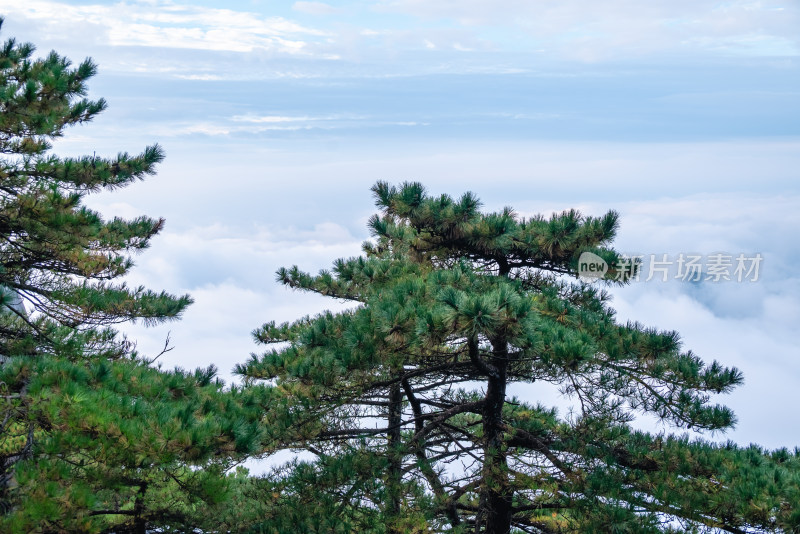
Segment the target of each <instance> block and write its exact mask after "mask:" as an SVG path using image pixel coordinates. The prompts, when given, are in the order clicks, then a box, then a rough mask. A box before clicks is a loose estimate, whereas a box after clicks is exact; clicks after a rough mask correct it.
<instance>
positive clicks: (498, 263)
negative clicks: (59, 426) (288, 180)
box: [236, 182, 800, 534]
mask: <svg viewBox="0 0 800 534" xmlns="http://www.w3.org/2000/svg"><path fill="white" fill-rule="evenodd" d="M373 192H374V195H375V199H376V203H377V206H378V207H379V209H380V210H381V212H380V214H378V215H375V216H374V217H372V219H370V221H369V227H370V230H371V232H372V235H373V236H374V239H373V241H371V242H368V243H366V244H365V245H364V255H363V256H361V257H356V258H349V259H340V260H337V261H336V262H335V263H334V266H333V268H332V269H331V270H329V271H322V272H320V273H319V274H317V275H311V274H308V273H305V272H302V271H301V270H300V269H298V268H297V267H292V268H289V269H281V270H280V271H278V273H277V276H278V280H279V281H280V282H282V283H283V284H285V285H287V286H289V287H291V288H295V289H299V290H303V291H311V292H315V293H319V294H321V295H326V296H329V297H332V298H336V299H342V300H346V301H351V302H353V303H354V305H355V306H354V307H353V308H352V309H351V310H350V311H345V312H340V313H331V312H326V313H323V314H320V315H318V316H314V317H306V318H304V319H302V320H299V321H296V322H293V323H286V324H282V325H277V324H275V323H274V322H272V323H267V324H265V325H264V326H262V327H261V328H260V329H258V330H256V331H255V333H254V335H255V337H256V339H257V340H258V341H259V342H261V343H265V344H276V345H275V346H274V348H272V349H270V350H268V351H267V352H266V353H264V354H262V355H254V356H253V357H252V358H251V359H250V360H249V361H248V362H246V363H244V364H241V365H239V366H238V367H237V369H236V371H237V372H238V373H239V374H241V375H242V376H244V377H245V378H246V380H247V381H249V382H250V383H255V382H258V381H267V382H266V383H268V384H270V385H271V387H272V388H273V390H274V391H275V394H276V396H281V395H282V396H283V398H284V399H285V401H284V403H283V404H282V405H281V410H282V411H281V415H280V419H281V420H282V421H283V423H282V424H283V425H284V427H285V428H286V429H288V431H290V435H291V436H292V438H291V439H292V441H290V446H292V447H294V448H297V449H303V450H306V451H309V452H311V453H313V454H314V455H315V457H316V460H315V461H311V462H295V463H294V464H291V465H289V466H287V467H286V469H287V473H288V475H286V477H285V478H283V479H282V483H283V484H284V486H283V487H282V492H281V494H280V495H281V500H282V502H283V503H284V507H285V506H295V507H301V508H302V507H309V506H313V507H315V509H316V510H318V511H319V514H318V515H316V516H312V517H315V518H316V519H309V520H308V521H311V522H312V523H313V524H311V525H309V526H307V527H304V528H305V530H303V531H307V532H312V531H313V532H316V531H320V530H325V526H324V525H325V524H326V521H331V518H336V517H338V518H340V519H341V521H343V522H344V523H346V524H348V525H355V526H354V527H353V530H356V531H359V532H391V533H399V532H412V531H413V532H476V533H477V532H481V533H502V534H505V533H508V532H531V533H578V532H636V533H641V532H734V533H741V532H798V531H800V507H798V503H800V471H798V468H799V467H800V456H798V451H794V452H789V451H786V450H779V451H774V452H767V451H764V450H761V449H760V448H758V447H756V446H751V447H748V448H742V447H738V446H736V445H734V444H731V443H725V444H720V443H714V442H710V441H704V440H696V439H695V440H691V439H689V438H687V437H684V436H680V435H669V434H651V433H646V432H641V431H637V430H635V429H634V428H633V427H632V426H631V422H632V421H633V420H634V418H635V416H636V414H649V415H652V416H655V417H657V418H658V419H660V420H661V421H662V422H663V423H664V424H666V425H669V426H672V427H674V428H678V429H692V430H697V431H724V430H725V429H727V428H730V427H732V425H734V423H735V417H734V414H733V413H732V412H731V410H730V409H728V408H727V407H725V406H721V405H718V404H715V403H713V401H712V397H713V396H714V395H716V394H721V393H727V392H729V391H731V389H732V388H734V387H736V386H738V385H740V384H741V383H742V375H741V373H740V372H739V371H738V370H737V369H735V368H729V367H725V366H723V365H721V364H720V363H717V362H716V361H714V362H711V363H707V362H704V361H703V360H701V359H700V357H698V356H697V355H695V354H694V353H692V352H691V351H688V350H684V349H683V348H682V346H681V341H680V338H679V336H678V334H677V333H676V332H670V331H659V330H655V329H652V328H647V327H645V326H642V325H640V324H637V323H627V324H619V323H618V322H617V321H616V320H615V314H614V310H613V309H612V308H611V307H610V305H609V296H608V294H607V293H606V292H605V291H604V290H602V289H601V288H599V287H598V285H601V284H602V283H601V284H598V285H595V284H588V283H586V282H583V281H581V280H579V279H577V278H576V276H575V275H576V274H577V264H578V258H579V256H580V255H581V254H582V253H583V252H587V251H588V252H592V253H594V254H596V255H598V256H600V257H601V258H603V259H604V260H606V262H607V263H608V265H611V266H614V265H619V264H620V261H619V260H621V259H622V258H621V256H620V255H619V254H618V253H617V252H616V251H614V250H613V248H611V243H612V241H613V239H614V236H615V232H616V230H617V225H618V217H617V214H616V213H614V212H609V213H607V214H606V215H604V216H602V217H587V216H584V215H582V214H580V213H579V212H577V211H567V212H564V213H560V214H556V215H553V216H552V217H549V218H545V217H541V216H535V217H531V218H523V217H521V216H519V215H518V214H516V213H515V212H514V211H513V209H511V208H505V209H503V210H502V211H500V212H495V213H483V212H481V211H480V202H479V201H478V199H477V198H475V196H474V195H472V194H470V193H467V194H464V195H463V196H461V197H460V198H458V199H454V198H452V197H450V196H447V195H442V196H438V197H434V196H429V195H428V194H427V192H426V191H425V189H424V187H423V186H422V185H420V184H418V183H405V184H402V185H401V186H399V187H397V186H390V185H389V184H386V183H383V182H379V183H377V184H376V185H375V186H374V187H373ZM636 267H637V266H636V265H635V264H634V265H633V266H632V269H630V270H629V271H628V272H617V271H616V270H614V269H613V268H612V269H611V270H609V272H608V273H606V275H605V282H604V283H606V284H608V283H620V284H624V283H626V282H627V281H629V279H630V276H631V275H633V274H634V272H635V270H636ZM536 383H548V384H554V385H556V386H558V387H559V388H560V391H561V392H562V393H564V394H565V395H568V396H569V397H570V398H571V399H573V400H574V411H573V412H572V413H568V414H561V415H559V414H558V413H557V412H556V410H555V409H553V408H551V407H548V406H544V405H542V404H540V403H537V402H535V400H534V401H532V400H531V399H530V395H527V396H526V393H525V392H526V386H528V388H527V389H530V386H531V385H532V384H536ZM512 388H513V389H512ZM512 392H513V393H512ZM519 397H523V398H519ZM267 417H268V419H269V418H271V416H270V415H268V416H267ZM301 481H302V482H301ZM264 495H266V496H265V497H264V498H263V499H262V506H263V507H264V508H265V509H267V510H269V509H273V508H272V507H274V505H275V503H274V499H272V498H269V495H272V493H265V494H264ZM287 503H293V504H287ZM312 503H313V504H312ZM264 513H265V516H269V517H275V518H279V517H281V516H280V514H278V513H277V512H273V513H271V514H272V515H270V513H267V512H264ZM315 521H316V522H315ZM270 525H273V526H270ZM251 528H252V529H253V530H252V531H253V532H280V531H281V530H280V529H275V528H274V524H271V523H270V522H269V521H263V520H262V521H261V522H260V523H259V521H258V520H257V519H253V523H252V524H251ZM315 529H316V530H315Z"/></svg>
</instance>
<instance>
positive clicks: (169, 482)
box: [0, 39, 263, 533]
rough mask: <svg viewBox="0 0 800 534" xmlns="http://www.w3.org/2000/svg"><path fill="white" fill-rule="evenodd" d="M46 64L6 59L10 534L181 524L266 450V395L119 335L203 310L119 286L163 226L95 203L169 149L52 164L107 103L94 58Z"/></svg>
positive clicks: (0, 171)
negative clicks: (262, 446)
mask: <svg viewBox="0 0 800 534" xmlns="http://www.w3.org/2000/svg"><path fill="white" fill-rule="evenodd" d="M33 53H34V47H33V46H32V45H30V44H18V43H17V42H15V41H14V40H13V39H11V40H8V41H6V42H5V43H4V44H3V45H2V48H1V49H0V153H2V157H1V158H0V289H2V292H0V309H2V311H0V354H1V355H2V363H0V403H2V405H1V406H0V505H2V506H1V507H0V508H2V510H0V511H2V515H1V516H0V530H1V531H3V532H100V531H106V530H108V531H114V532H117V533H120V532H126V531H131V532H144V531H145V529H146V528H147V527H148V525H153V524H156V525H170V524H180V523H181V521H182V512H181V510H184V511H186V510H189V509H191V507H192V506H197V505H198V503H203V502H213V501H216V500H219V499H220V498H222V497H223V496H224V495H225V491H224V490H225V487H226V486H225V485H226V481H225V479H224V477H223V476H222V472H223V471H224V469H226V468H227V466H228V465H229V463H230V462H231V458H232V457H233V456H235V455H236V454H238V453H244V452H253V451H254V450H255V447H256V446H257V444H258V442H259V436H260V434H261V430H260V429H259V428H258V427H257V426H256V425H255V423H254V422H253V419H254V418H257V417H258V416H259V415H258V414H259V413H260V411H261V410H262V409H263V408H262V406H261V404H257V405H256V404H254V403H258V402H259V401H258V399H257V398H256V397H257V394H256V396H254V395H253V393H254V392H255V391H256V390H252V391H251V392H250V393H248V394H247V395H244V394H241V393H240V392H238V391H235V390H234V391H231V392H227V391H224V390H223V385H222V383H221V382H219V381H218V380H215V379H214V373H215V370H214V369H213V368H210V369H207V370H198V371H196V372H186V371H181V370H175V371H171V372H162V371H160V370H158V369H155V368H153V367H151V366H150V365H148V363H149V361H148V360H146V359H144V358H143V357H142V356H140V355H138V354H137V353H136V352H135V351H134V350H133V349H134V347H133V345H132V344H131V343H130V342H129V341H128V340H126V339H125V338H124V337H120V335H119V334H118V333H117V332H116V331H115V330H114V328H113V325H114V324H116V323H119V322H122V321H137V320H138V321H143V322H144V323H145V324H156V323H161V322H163V321H167V320H171V319H176V318H178V317H179V316H180V315H181V313H182V312H183V310H184V309H185V308H186V307H187V306H188V305H189V304H190V303H191V298H190V297H188V296H186V295H184V296H173V295H170V294H168V293H165V292H156V291H151V290H148V289H145V288H144V287H128V286H127V285H126V284H125V283H120V282H118V281H117V280H119V279H120V277H122V276H124V275H125V274H126V273H127V272H128V271H129V270H130V268H131V267H132V265H133V263H132V260H131V255H132V254H133V253H136V252H138V251H141V250H143V249H145V248H147V246H148V244H149V242H150V239H151V238H153V237H154V236H155V235H156V234H158V232H159V231H161V229H162V228H163V226H164V221H163V220H162V219H151V218H148V217H138V218H136V219H133V220H123V219H121V218H113V219H111V220H104V219H103V218H102V217H101V215H100V214H98V213H97V212H95V211H92V210H90V209H88V208H86V207H85V206H84V204H83V201H84V198H85V197H86V196H87V195H89V194H91V193H93V192H97V191H109V190H114V189H117V188H121V187H125V186H127V185H130V184H132V183H134V182H136V181H138V180H141V179H143V178H145V177H146V176H148V175H152V174H154V172H155V168H156V165H157V164H158V163H159V162H160V161H161V160H162V159H163V157H164V156H163V151H162V149H161V148H160V147H159V146H158V145H153V146H150V147H147V148H146V149H145V150H144V152H143V153H141V154H139V155H129V154H127V153H120V154H118V155H117V156H116V157H113V158H102V157H97V156H95V155H92V156H85V157H80V158H60V157H58V156H55V155H53V154H51V153H50V149H51V143H52V141H53V140H54V139H56V138H58V137H60V136H61V135H62V134H63V133H64V130H65V129H66V128H68V127H70V126H74V125H78V124H82V123H85V122H88V121H90V120H92V119H93V118H94V117H95V116H96V115H97V114H98V113H100V112H102V111H103V110H104V109H105V108H106V102H105V101H104V100H102V99H100V100H90V99H87V98H85V95H86V82H87V80H88V79H90V78H91V77H92V76H94V75H95V72H96V67H95V65H94V64H93V63H92V62H91V61H90V60H86V61H84V62H82V63H80V64H79V65H77V66H75V67H73V66H72V65H71V63H70V61H69V60H67V59H66V58H63V57H61V56H59V55H58V54H56V53H55V52H51V53H50V54H49V55H47V56H45V57H43V58H39V59H36V58H34V55H33ZM220 414H225V417H221V416H220ZM198 467H204V469H198ZM183 515H186V514H185V513H183Z"/></svg>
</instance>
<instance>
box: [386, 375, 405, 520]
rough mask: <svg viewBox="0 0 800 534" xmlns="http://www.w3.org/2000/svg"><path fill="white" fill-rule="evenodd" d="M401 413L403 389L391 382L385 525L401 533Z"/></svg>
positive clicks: (398, 384)
mask: <svg viewBox="0 0 800 534" xmlns="http://www.w3.org/2000/svg"><path fill="white" fill-rule="evenodd" d="M402 415H403V391H402V390H401V389H400V383H399V382H398V383H395V384H392V385H391V386H390V388H389V420H388V422H389V425H388V428H389V430H388V432H387V442H388V449H389V474H388V480H387V481H386V493H387V497H388V506H387V510H386V515H387V527H388V532H389V534H402V532H401V530H400V528H399V526H398V520H399V519H400V514H401V502H402V497H403V496H402V478H403V452H402V443H401V441H400V438H401V436H400V430H401V429H400V425H401V423H402Z"/></svg>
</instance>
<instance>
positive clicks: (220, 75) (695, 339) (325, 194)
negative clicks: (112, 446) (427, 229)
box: [0, 0, 800, 448]
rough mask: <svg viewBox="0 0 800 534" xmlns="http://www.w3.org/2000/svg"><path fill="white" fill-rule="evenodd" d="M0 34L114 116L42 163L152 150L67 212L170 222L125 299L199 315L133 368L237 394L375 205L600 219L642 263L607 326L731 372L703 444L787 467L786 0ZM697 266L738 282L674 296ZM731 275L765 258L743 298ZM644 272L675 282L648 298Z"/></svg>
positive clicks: (24, 22) (471, 4)
mask: <svg viewBox="0 0 800 534" xmlns="http://www.w3.org/2000/svg"><path fill="white" fill-rule="evenodd" d="M0 14H2V15H3V16H4V17H5V23H4V25H3V28H2V36H0V37H2V38H3V39H7V38H10V37H14V38H16V39H17V40H19V41H26V42H32V43H34V44H35V45H36V46H37V49H38V53H40V54H45V53H47V52H49V51H50V50H56V51H57V52H59V53H60V54H63V55H66V56H67V57H69V58H71V59H72V60H73V61H75V62H78V61H81V60H83V59H84V58H86V57H91V58H93V60H94V61H95V62H96V63H97V65H98V66H99V72H98V74H97V76H96V77H95V78H93V79H92V80H91V81H90V83H89V89H90V93H89V96H90V97H91V98H100V97H103V98H105V99H106V100H107V101H108V104H109V106H108V110H107V111H106V112H104V113H103V114H102V115H100V116H99V117H97V118H96V119H95V120H94V121H93V122H92V123H90V124H86V125H82V126H80V127H77V128H73V129H72V130H71V131H69V132H68V133H67V134H66V135H65V136H64V137H63V138H62V139H59V140H58V141H57V142H56V143H55V145H54V152H55V153H57V154H59V155H63V156H67V155H84V154H91V153H97V154H98V155H99V154H102V155H106V156H113V155H114V154H116V153H118V152H122V151H126V152H130V153H138V152H140V151H142V150H143V149H144V147H145V146H147V145H149V144H153V143H159V144H160V145H161V146H162V147H163V148H164V150H165V152H166V154H167V158H166V160H165V161H164V163H163V164H161V166H160V167H159V172H158V174H157V176H154V177H150V178H148V179H147V180H145V181H144V182H142V183H137V184H135V185H132V186H130V187H128V188H127V189H124V190H120V191H115V192H113V193H108V194H106V193H102V194H98V195H94V196H92V197H89V198H87V204H88V205H89V206H91V207H92V208H94V209H97V210H99V211H100V212H101V213H103V214H104V215H105V216H107V217H112V216H115V215H121V216H126V217H134V216H137V215H140V214H146V215H149V216H154V217H164V218H165V219H166V221H167V224H166V228H165V230H164V231H163V232H162V233H161V234H160V235H159V236H158V237H157V238H156V239H154V241H153V244H152V246H151V248H150V249H149V250H147V251H145V252H144V253H142V254H141V255H138V256H136V258H135V261H136V267H135V269H134V271H133V272H132V274H131V276H130V278H129V280H130V282H131V283H134V284H144V285H146V286H148V287H150V288H153V289H166V290H168V291H171V292H173V293H179V294H183V293H190V294H191V295H192V296H193V297H194V299H195V304H194V305H193V306H191V307H190V308H189V309H188V310H187V312H186V314H185V316H184V317H183V319H182V320H181V321H180V322H177V323H170V324H167V325H163V326H159V327H155V328H148V329H145V328H144V327H141V326H138V325H137V326H126V327H125V330H126V332H127V333H128V335H129V336H130V337H131V338H132V339H135V340H137V342H138V347H139V349H140V350H141V351H142V352H144V353H146V354H155V353H157V352H158V351H159V350H160V348H161V347H162V346H163V345H164V341H165V339H166V337H167V335H169V338H170V342H171V344H172V346H173V347H174V348H173V350H172V351H170V352H168V353H167V354H165V355H163V356H162V357H161V359H160V360H159V361H160V362H161V364H162V365H163V366H165V367H172V366H176V365H179V366H182V367H184V368H194V367H197V366H207V365H209V364H212V363H213V364H215V365H216V366H217V367H219V369H220V375H221V376H222V377H223V378H225V379H226V380H231V379H233V377H232V375H231V369H232V367H233V366H234V364H236V363H237V362H243V361H245V360H246V359H247V358H248V356H249V354H250V353H251V352H257V351H259V350H261V349H260V348H259V347H257V346H256V345H254V344H253V342H252V339H251V336H250V333H251V332H252V331H253V330H254V329H255V328H257V327H258V326H260V325H261V324H263V323H264V322H266V321H269V320H276V321H279V322H280V321H287V320H293V319H297V318H299V317H302V316H304V315H307V314H314V313H318V312H320V311H322V310H324V309H341V308H342V306H343V304H342V303H340V302H330V301H326V300H325V299H322V298H319V297H315V296H313V295H305V294H302V293H298V292H293V291H290V290H288V289H285V288H283V287H282V286H280V285H278V284H277V283H276V281H275V275H274V273H275V270H276V269H277V268H279V267H281V266H291V265H298V266H300V267H301V268H302V269H304V270H307V271H311V272H315V271H317V270H319V269H322V268H326V267H328V266H330V265H331V264H332V262H333V261H334V260H335V259H336V258H340V257H349V256H354V255H357V254H359V253H360V246H361V243H362V242H363V241H364V240H365V239H368V238H369V233H368V231H367V229H366V221H367V219H368V218H369V216H370V215H371V214H372V213H374V212H375V207H374V203H373V199H372V196H371V193H370V191H369V188H370V186H371V185H372V184H373V183H375V181H377V180H386V181H389V182H392V183H400V182H403V181H406V180H414V181H420V182H422V183H424V184H425V185H426V186H427V188H428V190H429V191H430V192H431V193H434V194H441V193H448V194H451V195H454V196H458V195H460V194H462V193H463V192H465V191H473V192H474V193H475V194H476V195H477V196H478V197H479V198H480V199H481V200H482V201H483V204H484V208H485V209H486V210H487V211H492V210H497V209H501V208H502V207H503V206H507V205H510V206H513V207H514V208H515V209H516V210H517V212H518V213H520V214H521V215H523V216H529V215H533V214H536V213H545V214H550V213H552V212H554V211H561V210H564V209H569V208H578V209H580V210H581V211H582V212H583V213H585V214H587V215H602V214H603V213H605V212H606V211H608V210H612V209H613V210H616V211H618V212H619V213H620V217H621V225H620V229H619V233H618V238H617V241H616V243H615V246H616V248H617V249H618V250H621V251H623V252H626V253H629V254H631V255H641V256H643V259H644V260H645V269H644V272H643V276H642V279H641V280H640V281H638V282H634V283H632V284H630V285H629V286H626V287H624V288H619V289H614V290H613V294H614V300H613V303H612V306H613V307H614V308H615V309H616V310H617V313H618V318H619V320H620V321H627V320H636V321H639V322H641V323H643V324H645V325H648V326H654V327H657V328H659V329H662V330H676V331H678V332H680V334H681V336H682V339H683V342H684V348H685V349H687V350H689V349H691V350H692V351H693V352H695V353H697V354H699V355H700V356H701V357H703V358H704V359H705V360H706V361H708V362H710V361H712V360H718V361H720V362H721V363H723V364H725V365H729V366H736V367H738V368H739V369H740V370H742V372H743V373H744V375H745V383H744V385H743V386H741V387H739V388H738V389H737V390H735V391H734V392H733V393H732V394H730V395H726V396H721V397H716V398H714V401H715V402H722V403H724V404H726V405H728V406H730V407H732V408H733V409H734V410H735V412H736V413H737V415H738V424H737V426H736V428H735V429H734V430H732V431H728V432H727V433H725V434H714V435H706V436H705V437H707V438H710V439H715V440H726V439H732V440H734V441H736V442H738V443H741V444H748V443H759V444H762V445H764V446H766V447H769V448H776V447H782V446H786V447H790V448H793V447H795V446H800V411H798V410H797V406H800V351H799V350H798V346H800V343H798V342H800V334H798V328H797V325H798V323H800V274H799V271H798V267H799V266H800V236H798V228H799V227H800V186H798V183H800V31H798V30H800V3H798V2H797V1H796V0H795V1H790V0H776V1H766V2H757V1H705V0H691V1H688V0H670V1H664V0H652V1H648V2H641V1H635V0H606V1H604V2H597V1H593V0H559V1H555V0H535V1H534V0H508V1H504V2H487V1H479V0H458V1H457V0H375V1H366V0H363V1H360V0H344V1H337V2H325V3H323V2H316V1H298V2H291V1H288V2H275V1H266V0H263V1H258V0H252V1H231V2H224V3H223V2H213V1H192V2H189V1H177V0H176V1H164V0H141V1H135V0H133V1H125V2H98V1H45V0H24V1H19V0H0ZM715 254H722V255H723V257H724V256H730V258H731V262H732V265H731V267H730V269H728V271H729V273H730V275H731V276H730V277H731V278H732V280H730V281H725V280H719V281H715V280H714V277H713V276H712V277H711V279H708V280H707V279H706V278H707V276H706V273H704V275H703V277H702V279H701V280H699V281H695V282H692V281H685V280H682V279H680V278H675V276H676V275H677V271H676V269H677V259H678V258H679V257H680V256H681V255H683V257H684V258H688V257H689V256H691V255H695V256H701V258H702V261H703V262H705V265H708V262H709V261H711V260H710V258H712V257H714V255H715ZM664 255H666V257H665V256H664ZM739 255H741V256H742V257H743V258H745V259H752V258H756V257H760V258H762V259H761V260H760V263H758V272H757V273H755V272H750V273H746V272H745V273H743V274H749V276H743V279H742V281H738V280H736V278H737V277H736V276H735V275H734V269H735V267H736V264H737V262H736V258H737V257H738V256H739ZM651 259H656V260H659V261H667V262H668V263H671V264H672V265H671V268H672V270H671V271H670V272H669V273H668V277H667V278H668V279H667V281H666V282H665V281H662V274H661V272H660V271H659V270H657V269H655V267H658V265H659V264H656V263H651V262H650V260H651ZM752 263H753V262H750V263H749V264H748V265H747V266H748V267H752ZM650 265H653V267H654V269H655V270H654V271H653V274H654V276H652V278H651V279H650V280H649V281H648V280H646V279H647V278H648V277H649V274H650V272H649V268H650ZM756 274H757V279H756ZM512 392H513V393H514V394H516V395H518V396H519V397H521V398H526V399H530V400H542V401H544V402H552V403H554V404H556V405H559V406H561V407H562V408H563V409H566V407H567V406H568V405H569V403H570V401H569V399H565V398H563V397H560V396H559V394H558V392H557V391H554V390H552V389H548V388H545V387H542V386H536V387H520V386H515V387H514V388H513V389H512ZM640 424H642V425H643V426H645V427H647V428H654V429H655V430H656V431H660V430H668V431H669V430H670V429H669V428H664V427H661V426H658V425H657V424H656V423H654V422H653V421H649V420H646V419H645V420H641V421H640Z"/></svg>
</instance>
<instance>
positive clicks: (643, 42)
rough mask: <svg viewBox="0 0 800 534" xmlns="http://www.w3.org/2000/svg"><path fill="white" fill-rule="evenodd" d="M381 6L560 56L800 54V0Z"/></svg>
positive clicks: (395, 1)
mask: <svg viewBox="0 0 800 534" xmlns="http://www.w3.org/2000/svg"><path fill="white" fill-rule="evenodd" d="M377 9H380V10H383V11H389V12H399V13H404V14H408V15H413V16H416V17H420V18H425V19H429V20H437V21H440V24H445V23H446V22H447V21H451V22H452V23H454V24H458V25H461V26H464V27H470V28H473V29H474V31H475V32H477V33H480V32H481V30H482V29H485V28H487V27H495V28H497V27H499V28H506V29H507V30H509V31H512V32H513V35H514V36H515V37H516V41H517V42H519V43H522V44H521V46H522V47H529V46H530V45H531V44H536V45H539V46H541V47H543V48H545V49H546V50H547V51H548V52H549V53H551V54H556V55H558V56H559V57H566V58H574V59H582V60H590V61H592V60H605V59H619V58H625V57H631V56H634V57H635V56H642V55H647V54H652V53H656V54H662V53H681V52H685V51H688V52H695V51H698V50H700V51H707V52H713V53H720V52H721V53H728V54H745V55H763V56H776V55H777V56H796V55H800V39H799V38H798V33H797V28H798V27H800V6H798V4H797V3H796V2H789V1H787V0H783V1H778V2H771V3H769V4H763V3H761V2H751V1H728V2H717V1H710V0H699V1H695V0H693V1H686V0H679V1H656V2H640V1H636V0H610V1H606V2H594V1H591V0H566V1H559V2H554V1H543V2H530V1H527V0H511V1H508V2H504V3H503V4H502V7H501V6H499V5H497V4H492V3H489V2H484V1H482V0H387V1H385V2H383V3H381V4H379V6H378V8H377ZM522 36H526V37H527V38H526V39H523V40H521V37H522ZM500 46H503V43H500ZM507 46H511V45H507Z"/></svg>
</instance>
